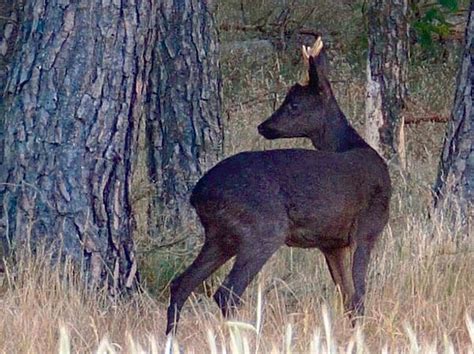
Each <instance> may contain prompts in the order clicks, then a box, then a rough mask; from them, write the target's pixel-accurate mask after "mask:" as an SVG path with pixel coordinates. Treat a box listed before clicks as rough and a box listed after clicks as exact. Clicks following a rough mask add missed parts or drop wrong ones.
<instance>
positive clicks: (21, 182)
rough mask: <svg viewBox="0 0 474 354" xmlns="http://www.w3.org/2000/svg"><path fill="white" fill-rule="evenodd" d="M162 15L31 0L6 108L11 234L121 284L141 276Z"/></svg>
mask: <svg viewBox="0 0 474 354" xmlns="http://www.w3.org/2000/svg"><path fill="white" fill-rule="evenodd" d="M156 11H157V10H156V8H155V5H153V3H152V2H146V1H138V0H137V1H130V2H120V1H115V0H103V1H93V0H80V1H72V0H52V1H45V0H26V1H25V8H24V20H23V21H22V25H21V27H20V32H19V36H20V37H19V40H20V41H21V43H22V47H21V50H19V51H18V54H17V55H16V56H15V59H14V61H13V64H12V71H11V72H10V75H9V81H8V83H7V85H6V93H5V95H6V96H5V108H4V110H3V111H2V112H0V115H4V116H5V124H6V125H5V126H6V131H5V152H4V161H3V166H0V167H1V169H0V174H1V175H0V177H1V179H0V181H1V182H3V183H2V184H1V185H0V200H1V202H2V204H1V205H0V207H2V208H3V210H4V211H5V214H4V215H3V217H2V219H1V220H0V237H1V238H2V239H4V240H7V242H8V243H9V244H10V245H12V246H13V247H15V248H16V249H18V248H21V247H32V248H36V247H37V246H38V245H40V244H41V245H45V246H47V247H48V248H49V249H50V250H51V251H52V252H54V253H55V254H56V256H67V257H70V258H71V259H73V260H75V261H77V262H78V263H79V264H82V265H83V266H84V267H85V270H86V271H87V274H89V279H90V280H91V282H92V283H94V284H97V285H98V284H105V285H106V286H108V287H109V289H110V290H111V291H113V292H117V291H120V290H123V289H125V288H129V287H132V286H133V283H134V279H135V277H136V260H135V255H134V243H133V239H132V231H133V218H132V212H131V205H130V182H131V181H130V180H131V170H132V164H133V162H134V161H133V159H134V156H135V150H136V145H137V132H138V124H139V122H140V116H141V114H142V112H141V111H142V105H143V103H144V99H145V97H146V96H147V92H146V85H144V83H146V82H148V75H149V72H150V67H149V66H150V65H149V63H150V59H151V49H150V48H151V47H152V46H151V44H153V43H154V39H155V38H154V37H153V32H152V29H153V28H154V26H155V24H154V23H153V16H156V15H155V14H156Z"/></svg>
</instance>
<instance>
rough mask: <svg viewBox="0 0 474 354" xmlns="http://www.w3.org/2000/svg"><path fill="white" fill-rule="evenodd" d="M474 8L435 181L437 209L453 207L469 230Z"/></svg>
mask: <svg viewBox="0 0 474 354" xmlns="http://www.w3.org/2000/svg"><path fill="white" fill-rule="evenodd" d="M473 12H474V2H473V1H471V5H470V11H469V17H468V21H467V26H466V34H465V46H464V54H463V57H462V61H461V66H460V69H459V73H458V78H457V85H456V93H455V98H454V105H453V110H452V112H451V120H450V122H449V123H448V128H447V131H446V136H445V139H444V145H443V150H442V153H441V160H440V166H439V173H438V178H437V181H436V184H435V207H436V209H438V210H439V211H450V212H451V213H452V216H453V217H454V220H455V221H457V222H460V224H461V225H463V226H467V227H468V230H469V229H470V228H472V218H473V209H472V206H473V203H474V146H473V143H472V142H473V137H474V111H473V109H472V103H473V100H474V94H473V92H472V83H473V81H474V70H473V62H474V40H473V37H474V23H473V16H474V15H473ZM454 220H453V221H454Z"/></svg>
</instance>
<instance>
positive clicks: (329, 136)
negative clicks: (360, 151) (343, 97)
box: [309, 109, 369, 152]
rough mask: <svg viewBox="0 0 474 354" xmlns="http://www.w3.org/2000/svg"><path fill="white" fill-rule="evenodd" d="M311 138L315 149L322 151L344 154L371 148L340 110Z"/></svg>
mask: <svg viewBox="0 0 474 354" xmlns="http://www.w3.org/2000/svg"><path fill="white" fill-rule="evenodd" d="M309 138H310V139H311V142H312V143H313V145H314V147H315V148H316V149H318V150H322V151H332V152H344V151H348V150H352V149H357V148H367V147H369V145H368V144H367V143H366V142H365V141H364V139H363V138H362V137H361V136H360V135H359V134H358V133H357V131H356V130H355V129H354V128H353V127H352V126H351V125H350V124H349V122H348V121H347V118H346V117H345V116H344V114H343V113H342V111H340V110H339V109H338V110H337V111H335V112H333V113H332V114H331V118H330V119H328V120H327V123H326V124H325V125H324V126H323V127H322V129H320V130H318V131H317V132H314V133H313V134H312V135H310V136H309Z"/></svg>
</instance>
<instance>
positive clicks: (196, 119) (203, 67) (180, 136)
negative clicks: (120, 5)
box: [146, 0, 223, 242]
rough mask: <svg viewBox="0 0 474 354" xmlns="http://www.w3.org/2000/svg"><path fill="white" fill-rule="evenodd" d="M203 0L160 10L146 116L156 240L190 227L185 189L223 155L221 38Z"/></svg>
mask: <svg viewBox="0 0 474 354" xmlns="http://www.w3.org/2000/svg"><path fill="white" fill-rule="evenodd" d="M208 3H209V2H208V1H205V0H190V1H185V2H183V1H179V0H170V1H167V2H166V3H165V4H163V6H162V7H161V11H160V13H159V21H158V22H159V25H158V41H159V43H158V46H157V47H156V48H155V50H154V51H153V65H154V67H153V69H152V70H153V75H152V76H151V83H150V87H151V91H150V94H151V96H150V105H149V112H148V113H147V121H146V135H147V146H148V172H149V178H150V181H151V183H152V185H153V195H152V197H151V200H150V203H149V211H148V217H149V230H150V235H151V236H152V237H153V238H154V239H155V240H157V241H159V242H163V241H166V242H168V241H169V239H167V235H170V236H171V237H174V236H175V235H176V233H177V232H179V231H181V230H189V228H188V227H187V226H189V225H193V224H194V221H195V216H194V215H195V214H194V212H193V211H192V210H191V205H190V203H189V194H190V191H191V189H192V187H193V186H194V184H195V183H196V181H197V180H198V178H199V177H200V176H202V174H203V172H205V171H206V170H207V169H208V168H209V167H211V166H212V165H214V164H215V163H216V161H217V160H218V159H219V157H220V156H221V155H222V147H223V131H222V122H221V116H220V108H221V107H220V106H221V96H220V92H221V87H220V86H221V84H220V73H219V72H220V70H219V63H218V42H217V33H216V29H215V24H214V20H213V17H212V14H211V11H210V9H209V8H208V6H209V5H208ZM166 230H168V231H173V232H172V233H169V232H168V233H166V232H164V231H166Z"/></svg>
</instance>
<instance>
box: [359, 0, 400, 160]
mask: <svg viewBox="0 0 474 354" xmlns="http://www.w3.org/2000/svg"><path fill="white" fill-rule="evenodd" d="M368 40H369V49H368V59H367V100H366V138H367V140H368V142H369V143H370V144H371V145H372V146H373V147H374V148H375V149H376V150H377V151H379V152H380V153H381V154H382V155H383V156H384V157H385V158H387V159H391V158H392V157H394V156H395V155H397V156H398V158H399V161H400V164H401V166H402V167H404V165H405V151H404V149H405V143H404V134H403V117H402V113H403V109H404V106H405V99H406V96H407V87H406V82H407V65H408V22H407V0H390V1H383V0H371V1H370V4H369V10H368Z"/></svg>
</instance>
